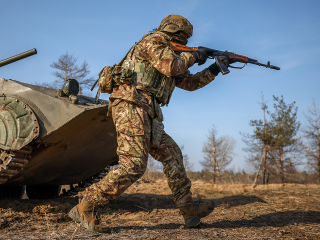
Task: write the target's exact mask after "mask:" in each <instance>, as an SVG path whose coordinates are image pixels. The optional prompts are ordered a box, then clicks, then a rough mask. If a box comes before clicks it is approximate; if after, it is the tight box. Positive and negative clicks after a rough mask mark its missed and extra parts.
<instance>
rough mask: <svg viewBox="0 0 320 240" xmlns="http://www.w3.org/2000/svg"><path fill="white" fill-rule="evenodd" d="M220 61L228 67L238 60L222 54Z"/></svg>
mask: <svg viewBox="0 0 320 240" xmlns="http://www.w3.org/2000/svg"><path fill="white" fill-rule="evenodd" d="M219 61H221V62H222V63H223V64H224V65H225V66H226V67H229V65H230V64H231V63H235V62H236V61H235V60H233V59H230V58H229V57H228V56H227V55H221V56H219Z"/></svg>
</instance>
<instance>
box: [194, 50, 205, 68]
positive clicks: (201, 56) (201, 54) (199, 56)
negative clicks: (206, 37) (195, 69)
mask: <svg viewBox="0 0 320 240" xmlns="http://www.w3.org/2000/svg"><path fill="white" fill-rule="evenodd" d="M191 54H192V55H193V56H194V57H195V58H196V63H198V65H199V66H200V65H202V64H204V63H205V62H206V61H207V58H208V54H207V52H206V50H204V49H201V48H200V49H199V50H197V51H194V52H191Z"/></svg>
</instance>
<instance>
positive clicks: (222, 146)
mask: <svg viewBox="0 0 320 240" xmlns="http://www.w3.org/2000/svg"><path fill="white" fill-rule="evenodd" d="M234 147H235V140H234V139H233V138H232V137H229V136H222V137H217V130H216V129H215V127H214V126H213V128H212V129H211V130H210V131H209V136H208V140H207V142H206V143H204V145H203V148H202V152H203V153H204V161H200V163H201V165H202V166H204V167H205V168H207V169H209V170H210V172H212V173H213V183H214V184H215V183H216V178H217V177H219V176H220V174H221V173H222V172H223V171H224V170H225V169H226V167H227V166H228V165H229V164H230V163H231V161H232V159H233V156H234V155H235V154H234Z"/></svg>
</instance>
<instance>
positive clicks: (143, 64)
mask: <svg viewBox="0 0 320 240" xmlns="http://www.w3.org/2000/svg"><path fill="white" fill-rule="evenodd" d="M151 34H153V33H149V34H146V35H145V36H144V37H143V38H142V39H145V38H146V37H149V36H150V35H151ZM160 34H163V33H160ZM142 39H141V40H142ZM141 40H140V42H141ZM140 42H138V43H136V44H135V45H134V46H133V47H132V48H131V50H130V51H129V53H128V55H127V57H126V59H125V60H124V61H123V64H122V66H121V68H122V70H121V79H122V81H123V82H130V83H131V85H132V86H134V87H136V88H137V89H138V90H142V91H145V92H146V93H147V94H148V95H151V96H153V97H155V99H156V100H157V102H158V103H161V105H162V106H164V105H168V103H169V101H170V98H171V95H172V93H173V91H174V88H175V79H174V78H172V77H167V76H165V75H164V74H162V73H160V72H159V71H158V70H157V69H156V68H155V67H153V66H152V65H151V64H150V63H149V62H148V61H147V60H145V59H144V58H143V57H142V56H141V51H142V46H140V45H139V43H140ZM121 79H119V80H120V81H121Z"/></svg>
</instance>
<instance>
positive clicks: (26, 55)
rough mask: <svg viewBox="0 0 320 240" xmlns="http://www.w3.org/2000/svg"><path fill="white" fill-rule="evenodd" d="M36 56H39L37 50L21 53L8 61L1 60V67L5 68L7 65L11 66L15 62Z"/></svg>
mask: <svg viewBox="0 0 320 240" xmlns="http://www.w3.org/2000/svg"><path fill="white" fill-rule="evenodd" d="M34 54H37V49H35V48H34V49H31V50H29V51H26V52H23V53H20V54H17V55H15V56H12V57H9V58H7V59H4V60H1V61H0V67H3V66H5V65H7V64H10V63H13V62H16V61H19V60H21V59H23V58H26V57H30V56H32V55H34Z"/></svg>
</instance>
